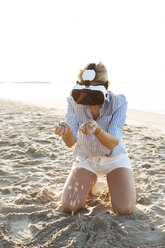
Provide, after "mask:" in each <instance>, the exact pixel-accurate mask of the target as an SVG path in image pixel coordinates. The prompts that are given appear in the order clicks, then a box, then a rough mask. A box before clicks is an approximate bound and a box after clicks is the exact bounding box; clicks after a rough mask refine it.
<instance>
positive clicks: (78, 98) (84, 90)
mask: <svg viewBox="0 0 165 248" xmlns="http://www.w3.org/2000/svg"><path fill="white" fill-rule="evenodd" d="M70 94H71V97H72V99H73V100H74V102H75V103H77V104H82V105H89V106H91V105H102V104H103V103H104V101H105V99H106V97H107V90H106V88H105V87H104V86H103V85H96V86H93V85H89V86H87V85H78V84H77V85H75V86H74V87H73V89H72V91H71V93H70Z"/></svg>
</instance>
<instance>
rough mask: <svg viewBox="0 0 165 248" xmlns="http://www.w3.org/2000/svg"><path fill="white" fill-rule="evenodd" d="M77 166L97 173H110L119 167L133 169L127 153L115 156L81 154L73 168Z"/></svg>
mask: <svg viewBox="0 0 165 248" xmlns="http://www.w3.org/2000/svg"><path fill="white" fill-rule="evenodd" d="M77 167H80V168H84V169H86V170H89V171H91V172H93V173H95V174H96V175H99V174H108V173H109V172H111V171H113V170H115V169H117V168H128V169H130V170H133V169H132V166H131V163H130V159H129V157H128V155H127V154H121V155H118V156H115V157H104V156H99V157H86V156H79V157H77V158H76V159H75V161H74V163H73V167H72V168H73V169H74V168H77Z"/></svg>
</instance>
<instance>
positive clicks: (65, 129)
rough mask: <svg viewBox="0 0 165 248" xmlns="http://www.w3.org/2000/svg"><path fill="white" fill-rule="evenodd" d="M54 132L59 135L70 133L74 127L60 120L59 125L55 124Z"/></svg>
mask: <svg viewBox="0 0 165 248" xmlns="http://www.w3.org/2000/svg"><path fill="white" fill-rule="evenodd" d="M54 128H55V131H54V133H55V134H56V135H59V136H64V135H67V134H69V133H72V127H71V126H70V125H68V124H67V123H66V122H60V123H59V124H58V125H55V126H54Z"/></svg>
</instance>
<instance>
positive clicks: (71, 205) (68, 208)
mask: <svg viewBox="0 0 165 248" xmlns="http://www.w3.org/2000/svg"><path fill="white" fill-rule="evenodd" d="M83 206H84V204H83V203H80V202H76V201H65V200H64V199H63V200H62V211H63V212H65V213H73V212H74V213H75V212H77V211H78V210H79V209H80V208H82V207H83Z"/></svg>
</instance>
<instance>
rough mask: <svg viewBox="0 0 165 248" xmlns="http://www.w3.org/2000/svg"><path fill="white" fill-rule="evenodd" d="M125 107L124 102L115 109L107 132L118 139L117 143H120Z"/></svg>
mask: <svg viewBox="0 0 165 248" xmlns="http://www.w3.org/2000/svg"><path fill="white" fill-rule="evenodd" d="M127 105H128V104H127V101H124V102H123V103H122V104H121V105H120V107H118V108H117V109H116V111H115V112H114V114H113V116H112V120H111V123H110V126H109V130H108V133H109V134H111V135H114V136H115V137H116V138H117V139H118V142H120V140H121V138H122V132H123V127H124V123H125V120H126V116H127V115H126V112H127Z"/></svg>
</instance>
